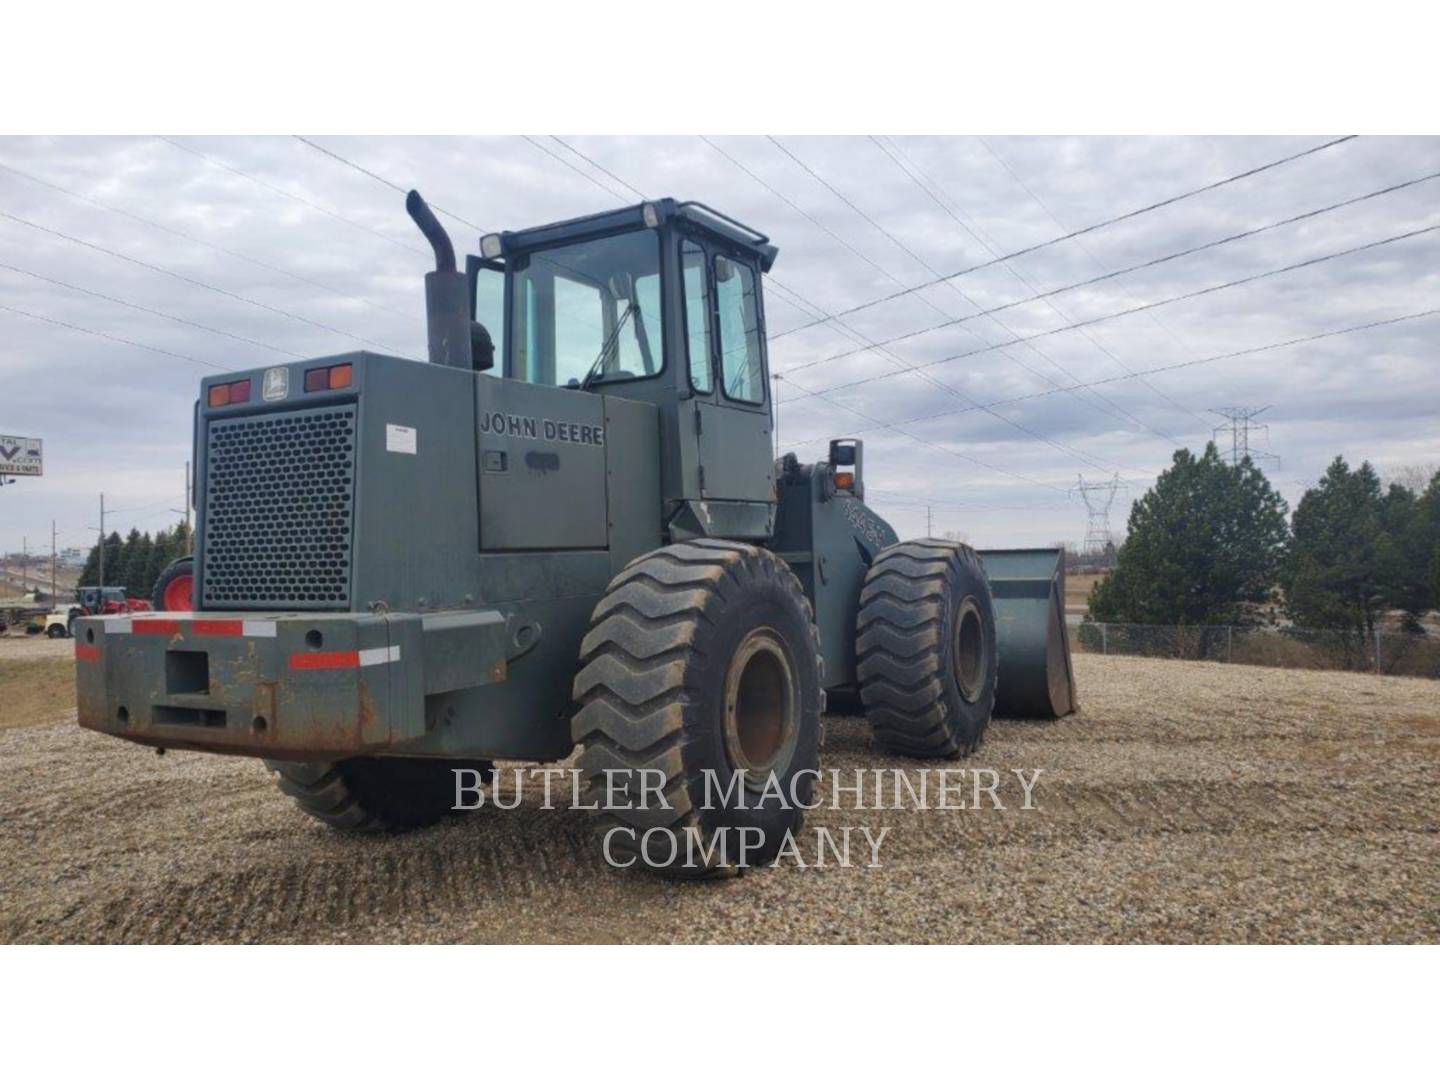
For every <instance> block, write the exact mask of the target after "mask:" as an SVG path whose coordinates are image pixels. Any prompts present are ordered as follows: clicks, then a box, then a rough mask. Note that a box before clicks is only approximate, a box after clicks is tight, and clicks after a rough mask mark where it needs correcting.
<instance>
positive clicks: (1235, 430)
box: [1210, 405, 1280, 469]
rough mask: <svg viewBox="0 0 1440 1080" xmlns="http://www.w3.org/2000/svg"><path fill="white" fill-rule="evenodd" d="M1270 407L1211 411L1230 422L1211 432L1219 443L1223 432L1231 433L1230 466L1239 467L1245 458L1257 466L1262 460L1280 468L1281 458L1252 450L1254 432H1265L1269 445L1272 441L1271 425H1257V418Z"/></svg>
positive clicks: (1236, 406)
mask: <svg viewBox="0 0 1440 1080" xmlns="http://www.w3.org/2000/svg"><path fill="white" fill-rule="evenodd" d="M1269 408H1270V406H1269V405H1262V406H1261V407H1260V408H1258V409H1256V408H1251V407H1249V406H1245V405H1229V406H1226V407H1225V408H1221V409H1211V410H1210V411H1211V412H1213V413H1214V414H1215V415H1216V416H1223V417H1224V418H1225V419H1226V420H1228V421H1230V422H1229V423H1228V424H1221V425H1220V426H1219V427H1217V428H1216V429H1215V430H1214V431H1212V432H1211V437H1212V438H1214V439H1216V440H1217V441H1218V439H1219V437H1220V433H1221V432H1222V431H1228V432H1229V433H1230V464H1231V465H1239V464H1240V462H1241V461H1243V460H1244V459H1245V458H1247V457H1248V458H1249V459H1250V460H1251V461H1253V462H1256V463H1257V464H1258V463H1259V462H1260V461H1262V460H1270V461H1273V462H1275V467H1276V468H1277V469H1278V468H1279V467H1280V458H1279V457H1278V456H1277V455H1275V454H1272V453H1270V451H1268V450H1252V449H1251V448H1250V433H1251V432H1252V431H1263V432H1265V439H1266V443H1267V445H1268V443H1269V439H1270V425H1269V424H1257V423H1255V418H1256V417H1257V416H1259V415H1260V414H1261V413H1263V412H1265V411H1266V410H1267V409H1269Z"/></svg>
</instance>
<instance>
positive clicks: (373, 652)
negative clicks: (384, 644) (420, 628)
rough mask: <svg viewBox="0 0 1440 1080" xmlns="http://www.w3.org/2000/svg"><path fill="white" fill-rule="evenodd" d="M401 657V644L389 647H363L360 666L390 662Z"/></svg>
mask: <svg viewBox="0 0 1440 1080" xmlns="http://www.w3.org/2000/svg"><path fill="white" fill-rule="evenodd" d="M399 659H400V646H399V645H391V646H390V647H389V648H388V649H361V650H360V666H361V667H371V666H373V665H375V664H389V663H391V662H393V661H395V660H399Z"/></svg>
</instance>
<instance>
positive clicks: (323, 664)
mask: <svg viewBox="0 0 1440 1080" xmlns="http://www.w3.org/2000/svg"><path fill="white" fill-rule="evenodd" d="M359 666H360V654H359V653H358V652H356V651H354V650H351V651H349V652H302V653H292V654H291V656H290V667H291V668H292V669H293V670H295V671H333V670H334V669H335V668H358V667H359Z"/></svg>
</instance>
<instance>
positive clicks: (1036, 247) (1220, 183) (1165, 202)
mask: <svg viewBox="0 0 1440 1080" xmlns="http://www.w3.org/2000/svg"><path fill="white" fill-rule="evenodd" d="M1357 138H1359V136H1358V135H1346V136H1344V137H1342V138H1339V139H1332V140H1330V141H1329V142H1326V143H1321V144H1320V145H1319V146H1312V147H1311V148H1310V149H1308V150H1302V151H1301V152H1300V153H1298V154H1291V155H1289V156H1288V157H1283V158H1280V159H1278V160H1276V161H1271V162H1268V163H1267V164H1265V165H1259V166H1257V167H1255V168H1253V169H1247V170H1246V171H1244V172H1241V173H1236V174H1234V175H1233V176H1227V177H1224V178H1222V179H1220V180H1216V181H1213V182H1212V183H1209V184H1206V185H1204V186H1203V187H1198V188H1193V189H1191V190H1190V191H1184V192H1181V193H1180V194H1179V195H1172V196H1170V197H1169V198H1168V199H1161V200H1160V201H1159V202H1156V203H1151V204H1149V205H1148V206H1142V207H1140V208H1139V209H1136V210H1130V211H1127V212H1126V213H1123V214H1119V215H1117V216H1116V217H1112V218H1106V219H1105V220H1104V221H1098V222H1096V223H1095V224H1093V225H1087V226H1085V227H1084V228H1083V229H1074V230H1072V231H1070V232H1068V233H1065V234H1064V235H1063V236H1056V237H1052V238H1051V239H1049V240H1045V241H1042V242H1041V243H1038V244H1031V245H1030V246H1029V247H1024V248H1020V249H1019V250H1017V251H1012V252H1009V253H1008V254H1005V255H997V256H996V257H995V258H993V259H990V260H989V261H987V262H982V263H977V264H976V265H974V266H967V267H966V268H965V269H963V270H956V271H955V272H954V273H951V274H946V275H945V276H944V277H943V278H937V279H935V280H934V281H927V282H924V283H922V284H920V285H915V286H912V287H910V288H907V289H904V290H902V291H900V292H896V293H891V294H890V295H888V296H880V297H876V298H875V299H874V300H867V301H866V302H865V303H863V304H857V305H856V306H855V307H851V308H846V309H845V310H843V311H839V312H837V313H836V314H835V315H834V316H833V317H834V318H839V317H841V316H844V315H854V314H855V313H856V312H857V311H865V310H867V309H869V308H872V307H875V306H877V305H879V304H885V303H888V302H889V301H891V300H895V299H898V298H899V297H901V296H908V295H910V294H911V293H914V292H919V291H920V290H921V289H928V288H929V287H930V286H932V285H937V284H939V283H940V281H942V280H949V279H951V278H957V277H963V276H965V275H966V274H973V273H975V272H976V271H977V270H984V269H985V268H986V267H990V266H995V265H997V264H999V263H1003V262H1008V261H1010V260H1011V259H1017V258H1019V257H1020V256H1022V255H1029V254H1031V253H1032V252H1036V251H1041V250H1044V249H1045V248H1048V247H1053V246H1054V245H1056V244H1060V243H1064V242H1065V241H1066V240H1073V239H1075V237H1077V236H1085V235H1087V234H1088V233H1092V232H1096V231H1098V230H1100V229H1104V228H1108V227H1109V226H1111V225H1115V224H1117V223H1119V222H1121V221H1128V220H1130V219H1131V218H1136V217H1139V216H1140V215H1141V214H1148V213H1150V212H1151V211H1154V210H1159V209H1161V208H1163V207H1166V206H1172V205H1174V204H1175V203H1178V202H1181V201H1183V200H1185V199H1189V198H1192V197H1194V196H1196V195H1202V194H1204V193H1205V192H1207V191H1214V190H1215V189H1216V188H1221V187H1224V186H1225V185H1227V184H1233V183H1236V182H1237V181H1240V180H1244V179H1247V178H1248V177H1251V176H1256V175H1258V174H1260V173H1263V172H1266V171H1267V170H1269V169H1275V168H1279V167H1280V166H1281V165H1288V164H1290V163H1291V162H1292V161H1299V160H1300V159H1301V158H1305V157H1309V156H1310V155H1311V154H1318V153H1320V152H1321V151H1322V150H1328V149H1330V148H1331V147H1332V146H1339V145H1340V144H1341V143H1346V142H1349V141H1350V140H1352V139H1357ZM825 321H826V320H824V319H821V320H818V321H817V322H814V323H808V324H806V325H804V326H796V327H792V328H791V329H789V330H786V331H785V332H784V333H783V334H777V335H775V336H776V337H784V336H786V335H787V334H795V333H799V332H800V331H801V330H807V329H809V328H810V327H811V326H818V325H819V324H820V323H821V322H825Z"/></svg>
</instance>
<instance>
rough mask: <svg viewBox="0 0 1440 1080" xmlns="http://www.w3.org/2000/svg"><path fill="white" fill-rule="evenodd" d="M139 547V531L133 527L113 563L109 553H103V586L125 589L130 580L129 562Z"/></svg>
mask: <svg viewBox="0 0 1440 1080" xmlns="http://www.w3.org/2000/svg"><path fill="white" fill-rule="evenodd" d="M139 546H140V530H139V529H137V528H135V527H134V526H133V525H132V526H131V527H130V533H129V535H128V536H126V537H125V542H124V544H123V545H121V548H120V553H119V555H118V556H117V557H116V559H115V562H114V563H113V564H112V563H111V562H110V552H108V551H107V552H105V584H106V585H114V586H117V587H119V588H122V589H123V588H125V587H126V586H127V583H128V582H129V580H130V560H131V558H132V557H133V556H134V554H135V549H136V548H137V547H139Z"/></svg>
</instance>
